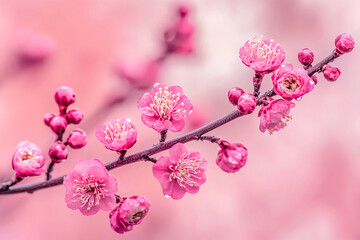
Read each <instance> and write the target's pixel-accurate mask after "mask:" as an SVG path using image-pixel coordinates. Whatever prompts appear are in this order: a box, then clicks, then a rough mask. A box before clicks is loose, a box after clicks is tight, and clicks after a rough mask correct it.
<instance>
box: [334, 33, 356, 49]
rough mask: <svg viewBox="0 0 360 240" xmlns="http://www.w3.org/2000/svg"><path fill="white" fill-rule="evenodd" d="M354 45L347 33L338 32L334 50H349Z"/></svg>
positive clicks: (352, 39)
mask: <svg viewBox="0 0 360 240" xmlns="http://www.w3.org/2000/svg"><path fill="white" fill-rule="evenodd" d="M354 46H355V40H354V38H353V37H352V36H351V35H349V34H347V33H343V34H340V35H339V36H337V37H336V39H335V47H336V52H337V53H339V54H344V53H348V52H351V51H352V50H353V49H354Z"/></svg>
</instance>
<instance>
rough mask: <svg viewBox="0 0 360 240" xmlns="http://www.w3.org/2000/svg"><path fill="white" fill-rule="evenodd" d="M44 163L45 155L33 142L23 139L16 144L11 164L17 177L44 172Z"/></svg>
mask: <svg viewBox="0 0 360 240" xmlns="http://www.w3.org/2000/svg"><path fill="white" fill-rule="evenodd" d="M44 164H45V155H44V153H43V151H42V150H41V149H40V148H39V147H38V146H37V145H36V144H35V143H32V142H29V141H23V142H20V143H19V144H18V145H17V147H16V149H15V153H14V155H13V157H12V166H13V169H14V170H15V172H16V175H17V176H18V177H26V176H38V175H40V174H42V173H44V172H45V170H44V169H42V167H43V166H44Z"/></svg>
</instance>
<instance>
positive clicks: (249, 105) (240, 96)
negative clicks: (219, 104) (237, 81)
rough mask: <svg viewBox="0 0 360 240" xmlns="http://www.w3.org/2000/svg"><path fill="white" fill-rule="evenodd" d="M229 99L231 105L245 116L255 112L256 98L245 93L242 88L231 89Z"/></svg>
mask: <svg viewBox="0 0 360 240" xmlns="http://www.w3.org/2000/svg"><path fill="white" fill-rule="evenodd" d="M228 98H229V101H230V103H231V104H233V105H235V106H237V107H238V109H239V111H240V112H241V113H242V114H244V115H246V114H250V113H252V112H253V111H254V110H255V107H256V98H255V97H254V95H252V94H250V93H245V92H244V90H242V89H241V88H238V87H234V88H232V89H230V90H229V92H228Z"/></svg>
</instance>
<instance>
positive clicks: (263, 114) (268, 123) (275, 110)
mask: <svg viewBox="0 0 360 240" xmlns="http://www.w3.org/2000/svg"><path fill="white" fill-rule="evenodd" d="M293 107H295V103H293V102H290V101H287V100H283V99H278V100H273V101H271V102H270V103H269V104H268V105H267V106H265V107H264V106H262V108H261V110H260V112H259V117H260V131H261V132H265V131H266V130H268V131H269V133H270V134H272V133H273V132H274V131H279V130H280V129H282V128H284V127H285V126H286V125H287V122H288V121H290V119H291V116H290V115H289V113H290V109H291V108H293Z"/></svg>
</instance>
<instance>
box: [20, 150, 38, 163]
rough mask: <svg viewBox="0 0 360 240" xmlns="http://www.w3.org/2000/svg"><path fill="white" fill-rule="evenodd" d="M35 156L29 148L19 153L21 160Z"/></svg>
mask: <svg viewBox="0 0 360 240" xmlns="http://www.w3.org/2000/svg"><path fill="white" fill-rule="evenodd" d="M34 157H35V154H34V153H33V152H32V151H30V150H25V151H24V152H22V154H21V157H20V158H21V161H23V162H24V161H28V160H30V159H32V158H34Z"/></svg>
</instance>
